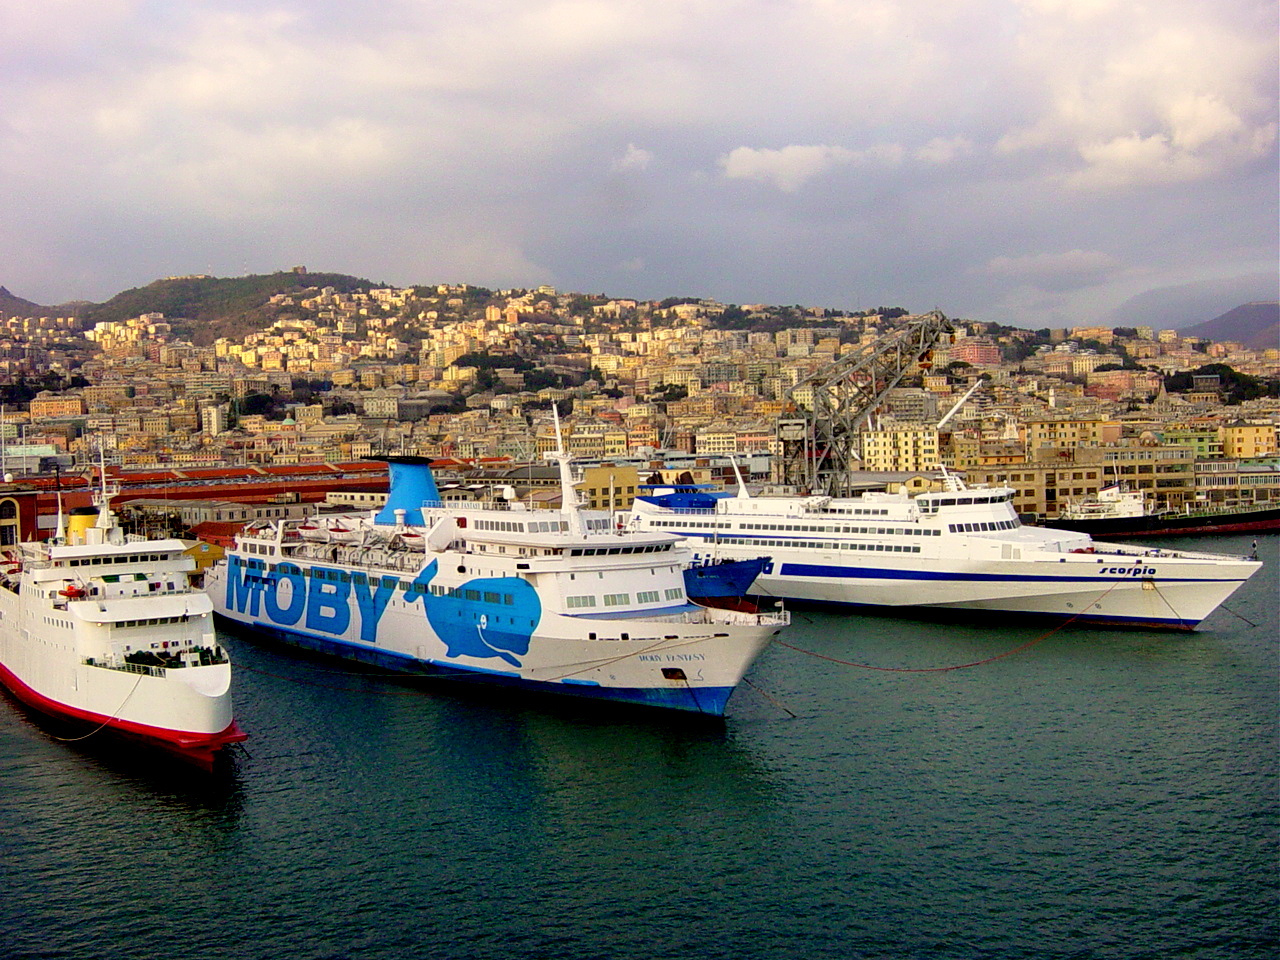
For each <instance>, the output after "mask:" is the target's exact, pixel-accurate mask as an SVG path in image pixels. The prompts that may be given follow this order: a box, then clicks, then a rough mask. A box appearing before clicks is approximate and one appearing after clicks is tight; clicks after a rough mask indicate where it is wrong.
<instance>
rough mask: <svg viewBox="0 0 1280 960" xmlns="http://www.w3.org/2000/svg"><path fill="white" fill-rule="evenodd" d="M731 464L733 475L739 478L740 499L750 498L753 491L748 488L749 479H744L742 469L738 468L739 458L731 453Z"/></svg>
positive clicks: (738, 497)
mask: <svg viewBox="0 0 1280 960" xmlns="http://www.w3.org/2000/svg"><path fill="white" fill-rule="evenodd" d="M729 465H730V466H731V467H733V475H734V477H736V478H737V480H738V496H737V498H736V499H738V500H750V499H751V491H749V490H748V489H747V481H745V480H743V479H742V471H741V470H739V469H738V458H737V457H735V456H733V455H732V454H730V456H729Z"/></svg>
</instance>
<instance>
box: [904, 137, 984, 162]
mask: <svg viewBox="0 0 1280 960" xmlns="http://www.w3.org/2000/svg"><path fill="white" fill-rule="evenodd" d="M971 153H973V142H972V141H971V140H969V139H968V138H967V137H934V138H933V139H932V140H930V141H929V142H928V143H926V144H925V145H924V146H923V147H921V148H920V149H918V150H917V151H916V152H915V157H916V159H917V160H923V161H924V162H925V163H939V164H941V163H951V162H952V161H954V160H959V159H960V158H961V157H967V156H969V154H971Z"/></svg>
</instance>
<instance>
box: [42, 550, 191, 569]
mask: <svg viewBox="0 0 1280 960" xmlns="http://www.w3.org/2000/svg"><path fill="white" fill-rule="evenodd" d="M174 556H175V554H172V553H143V554H139V555H138V556H133V557H75V558H72V559H70V560H67V561H66V564H65V565H66V566H68V567H97V566H100V565H102V564H106V563H110V564H115V563H156V562H159V561H161V560H172V559H174ZM54 566H55V567H60V566H63V564H61V563H55V564H54Z"/></svg>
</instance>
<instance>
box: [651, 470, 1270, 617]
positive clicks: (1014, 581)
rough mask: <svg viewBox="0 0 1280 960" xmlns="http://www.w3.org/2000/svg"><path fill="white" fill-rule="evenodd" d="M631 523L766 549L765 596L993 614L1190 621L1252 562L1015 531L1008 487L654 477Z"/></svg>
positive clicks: (697, 548)
mask: <svg viewBox="0 0 1280 960" xmlns="http://www.w3.org/2000/svg"><path fill="white" fill-rule="evenodd" d="M647 489H648V492H647V493H646V494H644V495H642V496H638V497H637V498H636V500H635V503H634V504H633V505H632V508H631V512H630V515H629V518H628V520H627V526H628V528H629V529H634V530H640V531H654V532H657V531H661V532H665V533H675V534H679V535H680V536H683V537H688V538H689V539H690V540H691V541H693V542H694V544H695V545H694V554H695V556H696V557H700V558H730V559H741V558H747V557H755V556H758V555H761V554H767V555H769V556H770V557H772V561H771V562H770V563H768V564H767V565H766V566H765V568H764V570H763V571H762V572H761V574H760V576H759V578H758V579H757V580H756V584H755V587H754V589H755V590H756V591H758V592H759V593H760V594H762V595H764V596H766V597H777V598H783V599H790V600H803V601H812V602H818V603H829V604H848V605H857V606H873V607H890V608H903V609H908V608H917V609H927V610H946V611H965V612H971V613H974V612H987V611H990V612H998V613H1016V614H1027V615H1040V616H1054V617H1063V618H1071V619H1073V620H1078V621H1084V622H1089V623H1096V624H1108V625H1116V626H1143V627H1159V628H1169V629H1181V630H1191V629H1194V628H1195V627H1196V625H1197V624H1199V623H1200V622H1201V621H1202V620H1204V618H1205V617H1207V616H1208V615H1209V614H1210V613H1212V612H1213V611H1214V610H1215V609H1217V607H1218V606H1219V605H1220V604H1221V603H1223V602H1224V601H1225V600H1226V599H1227V598H1228V597H1230V596H1231V594H1232V593H1234V592H1235V591H1236V590H1237V589H1238V588H1239V587H1240V586H1241V585H1242V584H1243V583H1244V582H1245V581H1246V580H1248V579H1249V577H1251V576H1253V574H1254V573H1255V572H1257V570H1258V568H1259V567H1260V566H1261V564H1260V563H1258V562H1257V561H1256V560H1252V559H1248V558H1244V557H1229V556H1221V555H1218V554H1211V553H1196V552H1191V551H1187V550H1160V549H1153V548H1149V547H1142V546H1129V545H1118V544H1102V543H1095V542H1094V541H1093V540H1092V539H1091V538H1090V537H1089V536H1087V535H1086V534H1082V533H1074V532H1070V531H1062V530H1046V529H1043V528H1040V527H1029V526H1024V525H1023V524H1022V523H1021V521H1020V520H1019V519H1018V515H1017V514H1016V513H1015V512H1014V509H1013V497H1014V494H1015V491H1013V490H1011V489H1007V488H1003V487H997V488H990V489H987V488H981V489H969V488H966V487H965V486H964V484H963V483H962V482H961V481H960V480H959V479H958V478H956V477H948V489H947V490H946V491H944V492H940V493H921V494H916V495H914V496H912V495H909V494H907V493H905V492H900V493H894V494H889V493H882V492H870V493H865V494H863V495H861V496H858V497H848V498H835V497H829V496H807V497H806V496H784V497H752V496H749V495H748V494H747V492H746V488H745V486H744V485H742V484H739V493H738V495H737V496H729V495H727V494H716V493H712V492H709V491H707V490H706V489H702V488H698V487H697V486H695V485H680V484H659V485H655V486H650V487H648V488H647Z"/></svg>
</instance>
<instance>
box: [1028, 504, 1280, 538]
mask: <svg viewBox="0 0 1280 960" xmlns="http://www.w3.org/2000/svg"><path fill="white" fill-rule="evenodd" d="M1040 525H1041V526H1044V527H1050V528H1052V529H1055V530H1074V531H1076V532H1077V533H1087V534H1089V535H1090V536H1091V537H1095V538H1097V539H1100V540H1107V539H1113V538H1118V537H1152V536H1202V535H1204V536H1207V535H1210V534H1222V533H1265V532H1268V531H1276V530H1280V507H1272V508H1269V509H1266V510H1241V511H1235V512H1231V513H1209V514H1189V515H1188V514H1177V513H1158V514H1149V515H1145V516H1140V517H1099V518H1089V519H1084V520H1064V519H1055V520H1045V521H1042V522H1041V524H1040Z"/></svg>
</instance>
